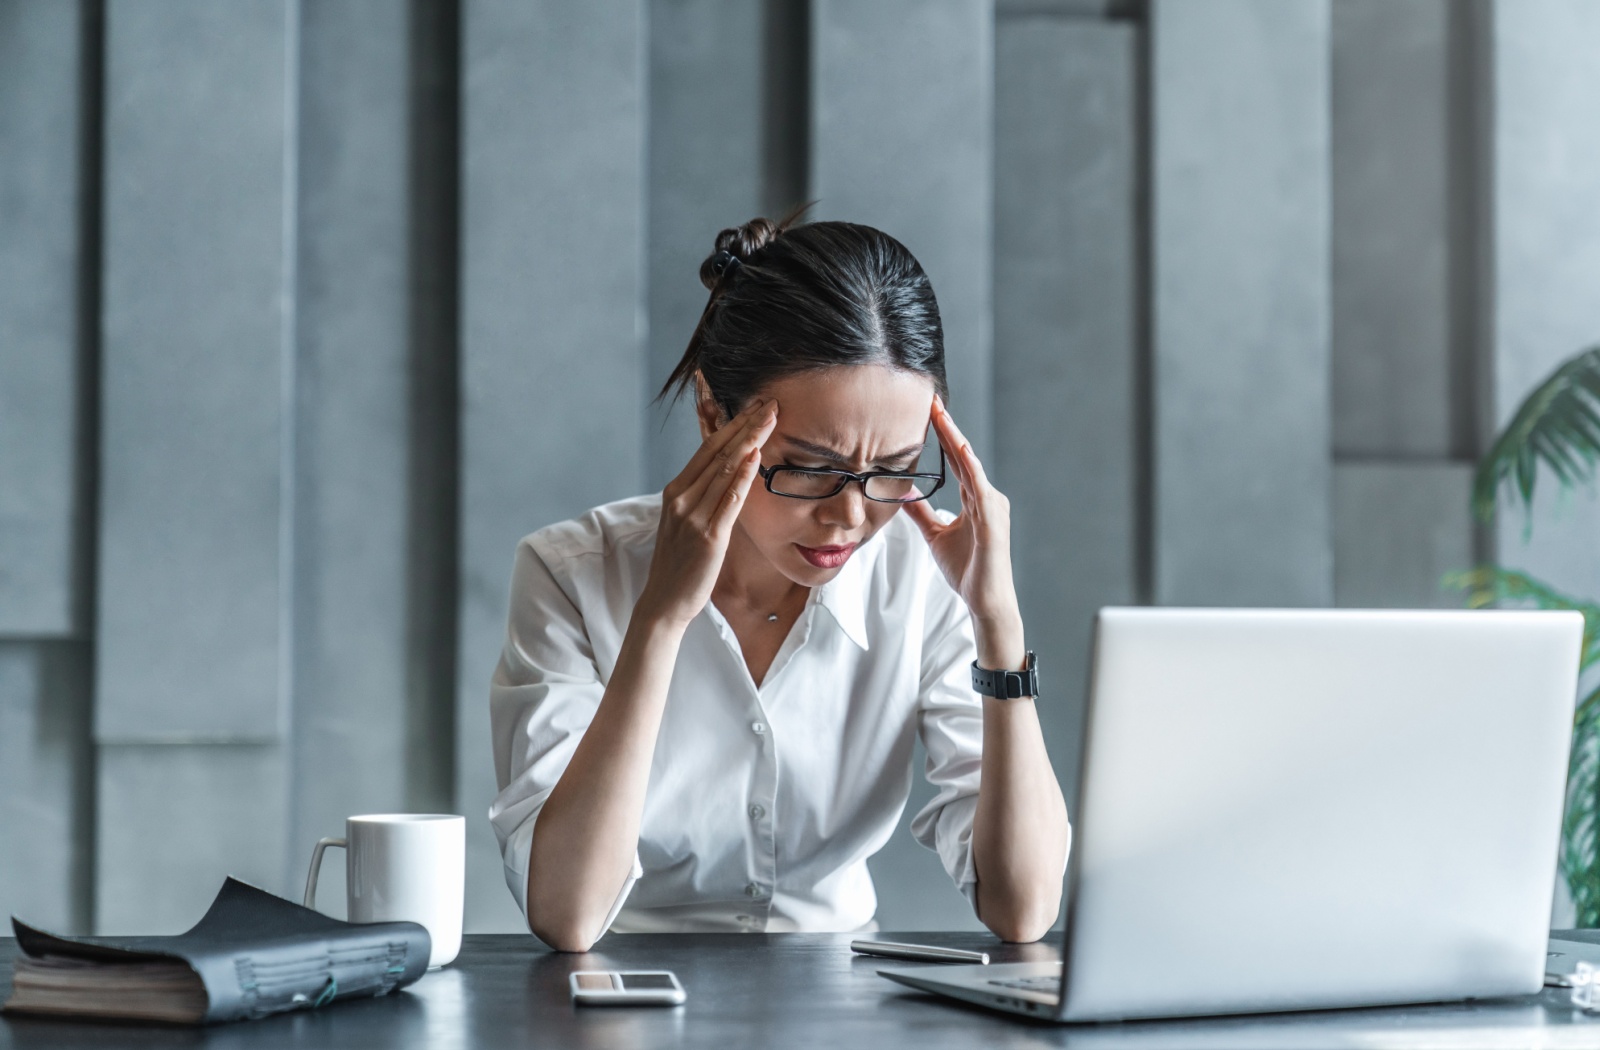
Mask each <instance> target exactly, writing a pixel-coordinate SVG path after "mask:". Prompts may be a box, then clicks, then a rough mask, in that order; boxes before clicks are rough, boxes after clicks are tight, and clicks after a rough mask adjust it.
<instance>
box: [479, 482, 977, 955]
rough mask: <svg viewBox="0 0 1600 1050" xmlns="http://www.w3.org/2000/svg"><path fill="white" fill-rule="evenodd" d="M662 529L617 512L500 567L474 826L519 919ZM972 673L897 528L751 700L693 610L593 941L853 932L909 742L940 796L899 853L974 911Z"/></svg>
mask: <svg viewBox="0 0 1600 1050" xmlns="http://www.w3.org/2000/svg"><path fill="white" fill-rule="evenodd" d="M660 514H661V496H660V495H659V494H655V495H650V496H640V497H636V498H634V499H628V500H622V501H619V502H617V503H611V504H607V505H605V506H603V507H598V508H596V509H594V510H592V511H590V512H589V513H587V514H585V515H583V516H582V517H579V518H577V519H574V520H572V521H566V522H562V523H560V524H557V525H552V526H550V527H548V528H545V529H541V530H539V531H538V532H535V533H534V534H532V535H531V536H528V537H526V538H525V539H523V541H522V542H521V543H520V544H519V545H518V547H517V554H516V563H515V568H514V569H513V573H512V587H511V590H512V594H511V617H510V631H509V634H508V637H507V640H506V646H505V651H504V654H503V655H502V657H501V660H500V665H499V667H498V669H497V670H496V672H495V676H494V683H493V686H492V689H491V692H490V707H491V715H492V724H493V739H494V759H495V775H496V778H497V781H498V784H499V787H500V794H499V796H498V797H497V798H496V799H495V801H494V804H493V806H492V807H491V808H490V810H489V818H490V820H491V821H492V822H493V823H494V829H495V834H496V835H497V836H498V838H499V840H500V847H501V851H502V855H503V857H504V859H505V873H506V882H507V884H508V885H509V886H510V887H511V892H512V893H513V894H514V895H515V896H516V899H517V903H518V905H519V906H521V907H522V909H523V912H524V914H526V912H527V900H526V896H527V880H528V857H529V849H530V848H531V844H532V841H533V836H534V835H535V834H536V833H537V829H536V822H537V819H538V816H539V811H540V809H541V808H542V807H543V806H544V803H545V800H546V799H547V798H549V796H550V791H551V789H552V788H554V787H555V785H556V781H557V780H559V779H560V777H561V774H562V771H563V770H565V769H566V767H567V763H568V761H569V760H570V759H571V757H572V754H573V752H574V751H575V750H576V749H577V746H578V741H579V740H580V739H581V738H582V736H583V733H584V731H585V730H586V729H587V728H588V727H589V723H590V720H591V719H592V718H593V717H594V712H595V710H596V708H597V707H598V706H599V704H600V698H601V695H602V693H603V692H604V690H605V685H606V682H607V681H608V680H609V678H610V676H611V671H612V668H613V667H615V666H616V662H617V656H618V652H619V650H620V648H621V646H622V638H623V634H624V633H625V632H626V630H627V627H628V619H629V617H630V616H631V615H632V613H633V607H634V603H635V602H636V601H637V599H638V597H639V594H640V592H641V591H642V590H643V588H644V585H645V580H646V578H647V576H648V574H649V570H650V558H651V553H652V551H653V550H654V548H655V538H656V526H657V523H658V521H659V519H660ZM941 516H943V517H946V518H948V515H941ZM973 656H974V644H973V634H972V623H971V619H970V617H969V616H968V613H967V609H966V605H965V604H964V603H963V602H962V600H961V598H960V596H959V595H957V594H956V593H955V592H954V591H953V590H952V589H951V588H950V585H949V584H948V583H947V582H946V581H945V579H944V577H943V575H942V574H941V573H940V571H939V569H938V566H937V565H935V564H934V561H933V557H932V555H931V553H930V551H929V550H928V546H927V543H926V542H925V541H924V540H923V538H922V535H921V533H920V532H919V531H918V529H917V527H916V525H915V523H913V522H912V521H910V520H909V519H908V518H907V517H906V516H905V515H904V514H897V515H895V516H894V517H893V518H891V519H890V520H889V523H888V524H887V525H885V526H884V527H883V529H881V530H880V531H879V532H878V534H877V535H876V536H874V537H873V538H872V539H871V540H869V541H867V542H866V543H863V544H862V545H861V546H860V547H858V548H857V549H856V551H855V553H854V554H853V555H852V556H851V558H850V560H849V561H847V562H845V564H844V566H843V568H842V569H841V570H840V571H839V573H838V575H837V576H835V577H834V578H833V579H832V580H830V581H829V582H828V583H826V584H824V585H823V586H821V587H817V588H813V589H812V591H811V595H810V597H809V599H808V600H807V602H806V606H805V611H804V612H802V613H801V615H800V617H799V619H798V620H797V621H796V622H795V624H794V627H793V629H792V630H791V631H790V632H789V635H788V637H787V638H786V639H785V640H784V643H783V646H782V648H780V649H779V650H778V653H777V656H776V658H775V659H774V660H773V662H772V666H771V668H770V669H769V670H768V671H767V674H766V678H765V679H764V680H763V682H762V683H761V685H760V686H757V685H756V684H755V683H754V681H753V680H752V679H751V677H750V672H749V669H748V668H747V666H746V665H745V662H744V657H743V655H742V653H741V651H740V648H739V642H738V639H737V638H736V637H735V636H734V633H733V630H732V629H731V628H730V627H729V626H728V623H727V621H726V620H725V619H723V617H722V615H721V614H720V613H719V612H718V611H717V610H716V608H715V607H714V606H713V605H711V604H709V603H708V604H707V606H706V608H705V609H704V611H702V612H701V614H700V615H699V616H697V617H695V619H694V620H693V621H692V622H691V623H690V625H689V627H688V630H687V631H686V632H685V634H684V636H683V642H682V648H681V649H680V650H679V653H678V661H677V665H676V667H675V669H674V671H673V675H672V682H671V684H670V686H669V689H668V695H667V702H666V709H665V713H664V714H663V716H662V721H661V731H660V735H659V736H658V737H657V738H656V746H655V753H654V757H653V759H652V762H651V766H650V780H649V787H648V789H647V791H646V796H645V805H644V814H643V820H642V822H641V824H640V830H639V844H638V850H637V853H636V854H635V857H634V863H633V870H632V873H631V875H630V876H629V878H628V880H627V882H626V884H625V885H624V886H623V889H622V892H621V894H620V895H619V896H618V899H617V901H616V904H615V905H614V906H613V907H612V909H611V914H610V916H608V918H607V920H606V926H607V928H609V929H613V930H618V931H626V932H677V931H703V930H712V931H715V930H727V931H741V930H750V931H800V930H803V931H838V930H854V929H859V928H861V927H863V926H865V925H867V924H868V923H870V922H871V921H872V917H873V913H874V912H875V911H876V909H877V895H876V894H875V892H874V890H873V885H872V878H871V876H870V875H869V874H868V872H867V858H868V857H870V856H872V855H873V854H874V853H876V852H877V851H878V850H879V849H880V848H881V847H882V846H883V845H884V843H885V842H887V841H888V839H889V836H890V835H891V834H892V833H893V831H894V829H895V827H896V825H897V824H898V823H899V819H900V814H901V813H902V811H903V810H904V809H905V804H906V798H907V795H908V794H909V792H910V788H911V776H912V769H911V756H912V745H913V743H914V742H915V740H916V738H917V737H919V736H920V737H921V739H922V743H923V746H924V747H925V749H926V750H927V754H928V764H927V768H926V771H925V772H926V776H927V778H928V780H929V782H930V783H932V784H933V786H934V787H936V788H937V789H938V793H937V795H936V796H935V798H934V799H933V800H932V801H931V802H929V803H928V805H927V806H926V807H924V808H923V809H922V811H921V812H920V813H918V814H917V816H916V818H915V820H914V821H913V822H912V826H911V829H912V833H913V834H914V835H915V836H916V837H917V839H918V840H919V841H920V842H922V843H923V845H925V846H928V847H930V848H932V849H934V850H936V851H937V852H938V855H939V859H940V860H941V861H942V862H943V863H944V868H945V870H946V871H947V872H948V873H949V874H950V877H951V878H952V879H953V880H954V881H955V884H956V886H957V887H958V888H959V889H960V890H961V891H962V892H963V893H965V894H966V895H967V897H968V899H969V900H971V899H973V895H974V892H975V889H974V887H975V885H976V878H977V876H976V874H975V872H974V870H973V863H972V816H973V812H974V810H975V809H976V808H977V801H978V779H979V763H980V758H981V752H982V730H983V721H982V708H981V706H980V705H981V701H980V700H979V699H978V697H977V696H976V695H975V694H974V693H973V691H972V686H971V681H970V674H969V671H968V666H969V664H970V663H971V662H972V659H973Z"/></svg>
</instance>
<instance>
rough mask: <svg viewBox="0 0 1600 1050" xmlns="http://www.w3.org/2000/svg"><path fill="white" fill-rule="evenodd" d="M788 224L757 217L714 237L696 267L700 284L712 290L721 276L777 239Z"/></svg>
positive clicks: (736, 267)
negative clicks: (710, 247)
mask: <svg viewBox="0 0 1600 1050" xmlns="http://www.w3.org/2000/svg"><path fill="white" fill-rule="evenodd" d="M787 226H788V223H781V224H780V223H776V222H773V221H772V220H771V219H767V218H762V217H760V216H757V217H756V218H754V219H751V220H750V221H749V222H747V223H745V224H744V225H743V226H737V227H729V228H728V229H726V230H723V231H722V232H721V233H719V234H717V242H716V247H715V248H713V249H712V251H711V254H710V255H708V256H706V258H705V261H704V262H702V263H701V264H700V283H701V284H703V285H705V286H706V287H707V288H711V289H715V288H716V286H717V282H718V281H719V280H721V279H722V276H723V275H724V274H725V273H728V272H731V271H733V270H736V269H738V266H737V265H735V264H736V263H743V262H745V261H746V260H748V259H749V258H750V257H751V256H753V255H755V253H756V252H759V251H760V250H761V249H763V248H765V247H766V246H767V245H769V244H771V243H772V242H773V241H775V240H777V239H778V236H779V235H780V234H782V233H783V231H784V229H785V228H786V227H787Z"/></svg>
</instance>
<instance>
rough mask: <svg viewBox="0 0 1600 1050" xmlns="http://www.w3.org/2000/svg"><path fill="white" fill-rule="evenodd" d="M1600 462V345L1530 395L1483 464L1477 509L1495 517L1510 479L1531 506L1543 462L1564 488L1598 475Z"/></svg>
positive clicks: (1485, 516)
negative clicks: (1499, 496)
mask: <svg viewBox="0 0 1600 1050" xmlns="http://www.w3.org/2000/svg"><path fill="white" fill-rule="evenodd" d="M1597 461H1600V346H1595V347H1590V348H1589V349H1588V350H1585V351H1584V352H1583V353H1581V354H1579V355H1577V356H1576V357H1574V358H1572V359H1571V360H1569V361H1567V362H1566V363H1565V364H1563V365H1562V366H1561V367H1560V368H1557V369H1556V370H1555V371H1554V372H1552V373H1551V374H1550V378H1548V379H1546V380H1545V381H1544V382H1543V383H1541V384H1540V385H1539V387H1538V388H1537V389H1535V390H1534V391H1533V393H1531V394H1529V395H1528V396H1527V398H1526V399H1525V400H1524V401H1523V402H1522V405H1521V406H1520V407H1519V408H1518V409H1517V414H1516V415H1515V416H1513V417H1512V419H1511V422H1510V423H1509V424H1508V425H1507V426H1506V428H1505V430H1503V431H1501V433H1500V436H1499V437H1498V438H1496V439H1495V443H1494V446H1493V447H1492V448H1490V449H1489V454H1488V455H1486V456H1484V457H1483V461H1482V462H1481V463H1479V464H1478V473H1477V476H1476V477H1475V478H1474V480H1473V485H1472V507H1473V510H1474V511H1475V512H1476V513H1477V515H1478V517H1479V518H1481V519H1482V520H1484V521H1488V520H1489V519H1490V518H1492V517H1493V516H1494V508H1495V494H1496V493H1497V492H1498V491H1499V489H1500V486H1501V485H1502V484H1503V483H1505V482H1507V481H1510V482H1511V483H1512V486H1511V487H1512V489H1513V490H1514V491H1515V492H1516V494H1517V495H1518V496H1519V497H1520V498H1521V500H1522V505H1523V507H1524V508H1527V507H1529V506H1531V505H1532V503H1533V483H1534V478H1535V477H1536V476H1537V474H1538V470H1539V466H1540V464H1543V465H1544V466H1546V467H1548V468H1549V469H1550V472H1551V473H1553V474H1554V475H1555V476H1556V479H1557V480H1558V481H1560V482H1561V484H1562V485H1563V486H1564V487H1570V486H1572V485H1574V484H1576V483H1578V482H1580V481H1587V480H1589V479H1590V478H1592V477H1593V476H1594V468H1595V463H1596V462H1597Z"/></svg>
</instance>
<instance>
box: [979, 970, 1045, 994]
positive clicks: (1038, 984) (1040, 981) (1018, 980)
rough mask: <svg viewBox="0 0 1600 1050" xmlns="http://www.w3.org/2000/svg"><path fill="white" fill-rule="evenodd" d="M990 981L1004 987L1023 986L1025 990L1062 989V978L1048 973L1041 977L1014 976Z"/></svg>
mask: <svg viewBox="0 0 1600 1050" xmlns="http://www.w3.org/2000/svg"><path fill="white" fill-rule="evenodd" d="M989 983H990V984H998V985H1000V986H1002V987H1004V988H1021V989H1022V990H1023V991H1025V992H1059V991H1061V978H1059V977H1055V976H1052V975H1048V974H1045V975H1041V976H1039V977H1013V978H1011V979H1010V980H1008V981H1000V980H994V981H990V982H989Z"/></svg>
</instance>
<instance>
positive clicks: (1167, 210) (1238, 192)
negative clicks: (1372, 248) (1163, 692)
mask: <svg viewBox="0 0 1600 1050" xmlns="http://www.w3.org/2000/svg"><path fill="white" fill-rule="evenodd" d="M1150 11H1151V33H1152V40H1151V62H1150V77H1151V92H1152V96H1151V121H1152V127H1151V139H1152V141H1151V162H1152V166H1153V170H1152V193H1153V200H1152V217H1151V222H1152V231H1151V237H1152V254H1153V259H1152V265H1153V275H1152V282H1153V287H1152V297H1153V302H1152V309H1153V313H1154V318H1153V320H1154V382H1155V391H1154V431H1155V433H1154V486H1155V490H1154V497H1153V499H1154V517H1155V520H1154V560H1155V565H1154V576H1155V598H1156V600H1157V601H1159V602H1162V603H1168V604H1220V605H1256V604H1271V605H1322V604H1326V603H1327V602H1329V601H1330V600H1331V598H1332V596H1333V595H1332V591H1333V580H1332V570H1331V565H1330V562H1331V549H1330V547H1331V535H1330V533H1331V521H1330V511H1329V498H1330V490H1331V479H1330V474H1329V471H1330V457H1329V454H1328V452H1329V425H1328V415H1329V378H1328V373H1329V360H1328V343H1329V332H1328V326H1329V301H1328V300H1329V288H1328V208H1329V199H1328V170H1329V158H1328V5H1327V3H1326V2H1319V0H1305V2H1301V3H1292V4H1291V3H1282V2H1280V0H1213V2H1211V3H1206V4H1194V3H1187V2H1184V0H1155V3H1154V4H1153V6H1152V7H1151V9H1150Z"/></svg>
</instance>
